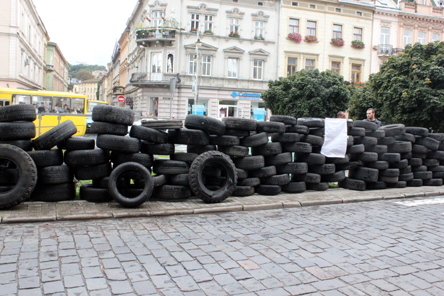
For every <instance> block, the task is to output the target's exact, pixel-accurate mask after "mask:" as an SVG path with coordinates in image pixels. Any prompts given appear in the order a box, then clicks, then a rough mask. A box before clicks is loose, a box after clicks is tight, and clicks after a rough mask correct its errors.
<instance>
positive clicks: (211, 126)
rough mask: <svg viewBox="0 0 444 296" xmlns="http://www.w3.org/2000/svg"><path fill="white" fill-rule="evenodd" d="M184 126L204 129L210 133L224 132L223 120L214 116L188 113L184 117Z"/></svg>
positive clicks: (221, 133) (218, 133)
mask: <svg viewBox="0 0 444 296" xmlns="http://www.w3.org/2000/svg"><path fill="white" fill-rule="evenodd" d="M184 126H185V127H186V128H188V129H197V130H202V131H205V132H207V133H209V134H211V135H223V134H224V133H225V129H226V125H225V122H223V121H220V120H218V119H216V118H212V117H208V116H203V115H197V114H190V115H188V116H187V117H186V118H185V122H184Z"/></svg>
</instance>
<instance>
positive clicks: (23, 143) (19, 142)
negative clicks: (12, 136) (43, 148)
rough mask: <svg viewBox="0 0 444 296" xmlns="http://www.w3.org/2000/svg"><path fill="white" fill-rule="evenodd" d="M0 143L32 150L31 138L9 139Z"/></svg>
mask: <svg viewBox="0 0 444 296" xmlns="http://www.w3.org/2000/svg"><path fill="white" fill-rule="evenodd" d="M0 145H13V146H17V147H19V148H20V149H23V150H25V151H32V141H31V140H11V141H0Z"/></svg>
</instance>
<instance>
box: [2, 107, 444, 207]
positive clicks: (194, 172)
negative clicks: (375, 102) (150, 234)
mask: <svg viewBox="0 0 444 296" xmlns="http://www.w3.org/2000/svg"><path fill="white" fill-rule="evenodd" d="M92 118H93V120H94V122H93V123H92V125H91V132H92V133H96V134H97V141H95V140H94V139H93V138H84V137H72V135H74V134H75V133H76V131H77V130H76V127H75V125H74V124H73V123H72V122H71V121H65V122H63V123H61V124H60V125H58V126H57V127H55V128H53V129H51V130H50V131H48V132H46V133H44V134H43V135H42V136H40V137H38V138H36V139H35V140H33V141H31V139H32V138H34V137H35V126H34V124H33V123H32V121H34V120H35V119H36V114H35V110H34V107H33V106H32V105H14V106H8V107H3V108H0V209H3V208H8V207H13V206H15V205H17V204H19V203H21V202H23V201H25V200H27V199H29V198H30V199H32V200H36V201H64V200H71V199H74V198H75V195H76V192H75V182H79V181H82V183H84V184H83V185H82V186H81V187H80V198H81V199H83V200H87V201H90V202H107V201H111V200H115V201H117V202H118V203H120V204H121V205H122V206H126V207H136V206H138V205H140V204H142V203H144V202H146V201H148V200H149V199H151V200H164V201H172V200H183V199H187V198H190V197H191V196H196V197H198V198H200V199H202V200H203V201H204V202H207V203H215V202H221V201H223V200H225V199H226V198H228V197H229V196H238V197H243V196H249V195H253V194H254V193H258V194H261V195H278V194H279V193H281V192H285V193H302V192H304V191H306V190H316V191H324V190H327V189H328V188H329V184H330V183H336V182H337V183H338V184H339V186H341V187H343V188H347V189H353V190H366V189H384V188H403V187H406V186H423V185H428V186H441V185H442V184H443V179H444V134H431V133H429V132H428V130H427V129H425V128H420V127H405V126H404V125H400V124H397V125H387V126H383V127H381V128H379V129H378V126H377V125H376V124H374V123H372V122H367V121H360V120H358V121H351V120H348V121H347V126H348V141H347V153H346V155H345V157H344V158H329V157H325V156H324V155H322V154H321V153H320V152H321V148H322V145H323V143H324V120H323V119H320V118H298V119H297V120H296V118H294V117H290V116H282V115H273V116H271V118H270V121H269V122H257V121H255V120H251V119H243V118H224V119H223V120H222V121H221V120H218V119H215V118H210V117H206V116H200V115H188V116H187V117H186V119H185V121H184V126H185V128H179V126H178V125H177V123H175V125H174V126H172V127H171V128H169V129H168V130H166V129H165V125H164V124H163V125H162V124H160V125H151V127H146V126H143V125H142V126H139V125H134V126H133V125H132V124H133V122H134V112H133V111H132V110H130V109H124V108H118V107H111V106H97V107H95V108H94V110H93V114H92ZM128 130H130V132H129V133H128ZM175 145H186V147H187V148H186V152H177V151H176V149H175ZM86 180H92V181H91V183H85V181H86Z"/></svg>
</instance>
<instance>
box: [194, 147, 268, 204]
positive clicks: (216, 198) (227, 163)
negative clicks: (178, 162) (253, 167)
mask: <svg viewBox="0 0 444 296" xmlns="http://www.w3.org/2000/svg"><path fill="white" fill-rule="evenodd" d="M252 157H253V158H255V157H256V156H252ZM263 161H264V159H263V157H262V166H263ZM208 164H217V165H219V166H221V167H223V169H224V171H225V176H226V182H225V184H224V185H223V186H221V187H220V188H219V189H218V190H216V191H212V190H209V189H207V188H206V187H205V185H204V184H203V180H202V172H203V169H204V168H205V167H206V166H207V165H208ZM189 180H190V187H191V190H192V191H193V193H194V195H196V196H197V197H198V198H200V199H202V200H203V201H204V202H207V203H216V202H221V201H223V200H225V199H226V198H228V197H229V196H230V195H231V194H232V193H233V191H234V189H235V188H236V184H237V171H236V167H235V166H234V163H233V161H232V160H231V159H230V157H229V156H227V155H225V154H223V153H222V152H218V151H209V152H206V153H203V154H201V155H199V156H198V157H197V158H196V159H195V160H194V161H193V163H192V164H191V168H190V173H189Z"/></svg>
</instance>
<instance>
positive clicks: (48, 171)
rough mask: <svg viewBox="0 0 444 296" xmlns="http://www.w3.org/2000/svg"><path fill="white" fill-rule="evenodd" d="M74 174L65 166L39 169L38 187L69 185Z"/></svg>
mask: <svg viewBox="0 0 444 296" xmlns="http://www.w3.org/2000/svg"><path fill="white" fill-rule="evenodd" d="M73 179H74V173H73V172H72V170H71V168H70V167H69V166H67V165H60V166H48V167H44V168H39V170H38V185H48V184H63V183H71V182H73Z"/></svg>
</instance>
